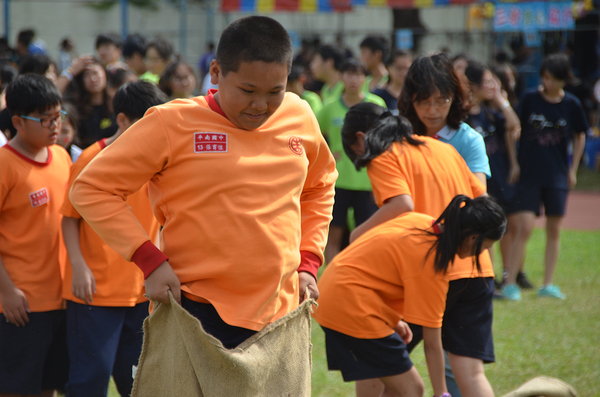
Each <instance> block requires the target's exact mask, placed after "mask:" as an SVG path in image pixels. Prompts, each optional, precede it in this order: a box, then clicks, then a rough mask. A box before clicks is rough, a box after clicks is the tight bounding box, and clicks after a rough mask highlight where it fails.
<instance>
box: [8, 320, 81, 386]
mask: <svg viewBox="0 0 600 397" xmlns="http://www.w3.org/2000/svg"><path fill="white" fill-rule="evenodd" d="M66 332H67V331H66V322H65V311H64V310H53V311H49V312H37V313H29V322H28V323H27V325H25V326H24V327H17V326H15V325H13V324H10V323H7V322H6V318H5V317H4V314H0V393H7V394H33V395H38V394H41V393H42V391H44V390H60V391H64V390H65V384H66V383H67V377H68V372H69V356H68V354H67V342H66Z"/></svg>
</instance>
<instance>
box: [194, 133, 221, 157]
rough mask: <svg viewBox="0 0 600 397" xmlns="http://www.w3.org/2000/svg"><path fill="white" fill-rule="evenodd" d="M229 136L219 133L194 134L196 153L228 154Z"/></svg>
mask: <svg viewBox="0 0 600 397" xmlns="http://www.w3.org/2000/svg"><path fill="white" fill-rule="evenodd" d="M227 150H228V147H227V134H223V133H218V132H196V133H194V153H227Z"/></svg>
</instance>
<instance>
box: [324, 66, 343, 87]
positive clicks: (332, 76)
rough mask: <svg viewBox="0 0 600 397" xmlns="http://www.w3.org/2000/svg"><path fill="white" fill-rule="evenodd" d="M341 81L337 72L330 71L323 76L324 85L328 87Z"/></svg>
mask: <svg viewBox="0 0 600 397" xmlns="http://www.w3.org/2000/svg"><path fill="white" fill-rule="evenodd" d="M341 79H342V77H341V76H340V72H338V71H337V70H331V71H329V72H327V74H326V76H325V84H327V85H328V86H329V87H333V86H335V85H336V84H337V83H338V81H340V80H341Z"/></svg>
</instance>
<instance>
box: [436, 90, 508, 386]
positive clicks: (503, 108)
mask: <svg viewBox="0 0 600 397" xmlns="http://www.w3.org/2000/svg"><path fill="white" fill-rule="evenodd" d="M509 107H510V102H508V101H506V102H504V105H502V107H501V108H500V111H504V110H506V109H508V108H509ZM441 397H444V396H443V395H442V396H441Z"/></svg>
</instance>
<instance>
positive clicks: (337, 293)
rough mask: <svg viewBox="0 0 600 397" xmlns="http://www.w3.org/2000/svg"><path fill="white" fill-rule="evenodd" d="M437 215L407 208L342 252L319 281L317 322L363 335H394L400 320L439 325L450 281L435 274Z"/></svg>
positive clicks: (428, 325)
mask: <svg viewBox="0 0 600 397" xmlns="http://www.w3.org/2000/svg"><path fill="white" fill-rule="evenodd" d="M433 221H434V218H432V217H430V216H427V215H423V214H418V213H416V212H408V213H405V214H402V215H400V216H399V217H397V218H394V219H392V220H390V221H387V222H385V223H383V224H381V225H378V226H375V227H374V228H373V229H371V230H369V231H367V232H366V233H365V234H364V235H362V236H360V237H359V238H358V239H357V240H356V241H355V242H353V243H352V244H351V245H350V246H348V247H347V248H346V249H345V250H344V251H342V252H341V253H340V254H338V255H337V256H336V257H335V258H334V260H333V261H332V262H331V264H330V265H329V266H327V269H326V270H325V272H324V273H323V275H322V276H321V280H320V281H319V292H320V296H319V307H318V308H317V309H316V311H315V313H314V317H315V320H317V322H318V323H319V324H321V325H322V326H324V327H327V328H330V329H333V330H334V331H338V332H341V333H343V334H346V335H350V336H352V337H354V338H360V339H379V338H384V337H386V336H389V335H391V334H393V333H394V330H393V329H392V328H393V327H394V326H396V324H398V321H400V320H401V319H404V320H405V321H407V322H410V323H414V324H418V325H422V326H424V327H430V328H440V327H441V326H442V319H443V317H444V310H445V308H446V294H447V293H448V280H447V279H446V278H445V277H444V275H443V273H438V274H436V273H435V270H434V267H433V266H434V265H433V264H434V259H435V251H433V252H432V253H431V254H430V255H429V256H428V255H427V254H428V253H429V250H430V249H431V247H432V245H433V243H434V242H435V239H436V237H435V236H432V235H428V234H426V233H424V232H421V231H419V230H417V229H421V230H426V229H429V230H430V231H433V230H432V228H431V226H432V224H433Z"/></svg>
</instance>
